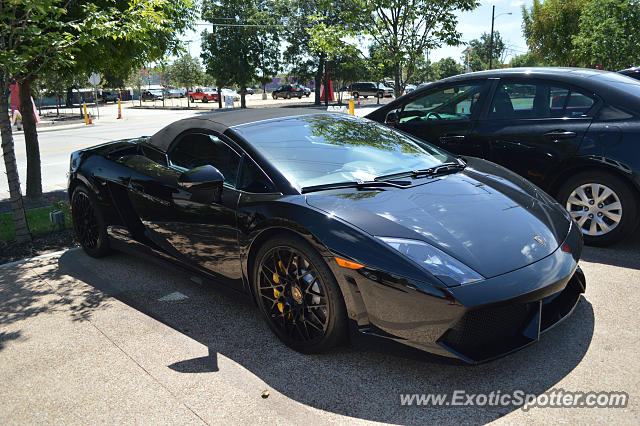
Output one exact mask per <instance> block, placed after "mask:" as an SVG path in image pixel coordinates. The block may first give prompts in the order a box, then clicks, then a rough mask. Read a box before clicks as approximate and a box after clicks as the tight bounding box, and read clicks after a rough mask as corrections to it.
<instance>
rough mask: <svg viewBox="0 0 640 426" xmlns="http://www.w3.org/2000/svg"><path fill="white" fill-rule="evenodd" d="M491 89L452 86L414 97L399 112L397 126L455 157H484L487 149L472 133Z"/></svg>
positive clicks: (476, 83) (477, 85) (475, 83)
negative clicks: (457, 155) (455, 155)
mask: <svg viewBox="0 0 640 426" xmlns="http://www.w3.org/2000/svg"><path fill="white" fill-rule="evenodd" d="M489 85H490V81H487V80H478V81H470V82H463V83H462V82H460V83H450V84H446V85H440V86H438V87H434V88H432V89H431V90H428V91H426V92H422V93H421V94H419V95H416V96H412V97H410V99H408V100H407V102H406V103H405V104H404V105H402V106H401V107H400V108H399V109H398V110H397V121H396V123H395V126H396V127H397V128H398V129H400V130H403V131H405V132H407V133H410V134H412V135H414V136H417V137H418V138H420V139H423V140H425V141H427V142H430V143H432V144H434V145H438V146H440V147H442V148H444V149H446V150H448V151H450V152H452V153H454V154H459V155H471V156H475V157H483V156H485V155H486V154H487V153H488V146H487V145H486V142H485V141H482V140H477V139H476V138H475V137H474V134H473V132H472V131H473V128H474V125H475V120H476V117H477V116H478V113H479V111H480V109H481V107H482V102H483V101H484V98H485V97H486V93H487V92H488V90H487V88H488V86H489Z"/></svg>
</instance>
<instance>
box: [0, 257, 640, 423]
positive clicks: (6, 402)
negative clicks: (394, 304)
mask: <svg viewBox="0 0 640 426" xmlns="http://www.w3.org/2000/svg"><path fill="white" fill-rule="evenodd" d="M607 250H608V251H607ZM607 250H603V249H594V248H586V249H585V258H586V259H599V260H598V262H607V263H595V262H594V261H593V260H591V261H589V260H587V261H582V262H581V264H582V265H583V266H582V267H583V269H584V271H585V274H586V275H587V277H588V284H587V294H586V295H585V297H584V298H583V299H582V300H581V301H580V303H579V305H578V307H577V309H576V312H575V313H574V314H573V316H572V317H571V318H570V319H569V320H568V321H565V322H564V323H562V324H560V325H558V327H556V328H554V329H553V330H551V331H549V332H548V333H546V334H545V335H544V336H543V339H542V340H541V341H540V342H539V343H537V344H536V345H533V346H531V347H530V348H527V349H525V350H522V351H519V352H518V353H515V354H512V355H509V356H507V357H505V358H502V359H499V360H496V361H493V362H491V363H487V364H483V365H478V366H464V365H455V364H454V365H451V364H448V363H442V362H438V361H435V360H433V359H432V358H429V357H426V356H424V355H423V354H422V353H417V352H415V351H414V352H410V351H408V352H407V353H406V354H405V353H403V354H396V353H391V354H390V353H385V352H381V351H380V350H378V349H375V350H374V349H364V348H357V347H356V348H353V347H347V348H337V349H335V350H332V351H331V352H329V353H326V354H322V355H302V354H299V353H297V352H294V351H293V350H291V349H289V348H287V347H285V346H284V345H282V344H281V343H280V342H279V341H278V340H277V339H276V338H275V336H273V334H272V333H271V332H270V330H269V328H268V327H267V325H266V324H264V322H263V321H262V320H261V319H260V317H259V313H258V311H257V309H256V308H255V307H254V306H252V305H251V304H248V303H243V302H241V301H239V300H238V299H237V298H232V297H229V296H225V295H224V294H223V293H221V292H220V291H217V290H215V289H214V288H212V287H209V286H206V285H202V284H196V283H195V282H193V281H191V280H190V279H189V277H188V276H185V275H184V274H179V273H177V272H175V271H174V270H173V269H171V268H165V267H158V266H157V265H155V264H152V263H147V262H145V261H142V260H139V259H138V258H136V257H132V256H126V255H122V254H116V255H114V256H110V257H107V258H103V259H100V260H97V259H92V258H90V257H88V256H86V255H85V254H84V253H83V252H82V251H81V250H70V251H67V252H64V253H61V254H60V253H59V254H55V255H51V256H49V257H44V258H39V259H33V260H30V261H27V262H22V263H17V264H12V265H7V266H4V267H1V266H0V377H2V380H0V424H32V423H43V424H67V423H73V424H94V423H101V424H107V423H108V424H120V423H126V424H133V423H137V424H163V425H166V424H223V423H224V424H251V425H255V424H300V423H302V422H304V423H305V424H307V425H313V424H336V423H339V424H344V423H346V422H347V421H348V422H350V423H365V422H368V421H381V422H387V423H395V424H424V423H437V424H445V423H446V424H458V423H465V424H467V423H473V424H480V423H482V424H484V423H488V422H492V421H497V423H518V424H524V423H527V424H555V423H569V422H575V420H576V419H580V422H583V423H590V424H591V423H598V424H601V423H607V424H608V423H616V424H638V422H639V421H640V409H639V398H638V388H637V384H638V377H639V374H640V371H639V370H638V366H637V362H636V360H637V359H638V356H639V355H640V352H639V350H640V348H639V346H638V329H637V327H634V326H633V325H634V324H637V323H638V321H640V319H639V317H638V310H637V309H636V308H637V307H636V306H635V299H634V298H630V297H628V288H626V286H628V285H629V283H634V282H638V280H640V270H638V268H639V267H640V263H639V262H640V261H639V260H638V257H637V253H638V248H637V247H633V248H631V249H629V248H627V249H615V248H614V249H607ZM625 250H626V251H625ZM629 250H631V251H629ZM608 253H610V254H608ZM610 262H614V263H610ZM615 262H626V263H625V265H624V266H614V265H616V263H615ZM620 324H626V325H628V326H624V327H620ZM553 388H563V389H565V390H567V391H574V390H577V391H584V392H587V391H626V392H628V393H629V394H630V396H631V400H630V402H629V406H628V407H627V408H624V409H622V408H620V409H606V408H555V409H544V408H534V409H531V410H530V411H526V412H525V411H523V410H521V409H514V408H510V407H490V406H486V407H482V406H472V407H445V406H441V407H433V406H431V407H420V408H417V407H403V406H401V405H400V403H399V394H400V393H420V394H422V393H436V392H437V393H448V394H452V393H453V392H454V391H455V390H458V389H463V390H465V391H466V392H468V393H472V394H478V393H488V392H491V391H495V390H501V391H502V392H512V391H514V389H522V390H524V391H525V392H527V393H535V394H541V393H543V392H546V391H548V390H550V389H553ZM263 390H268V391H269V393H270V395H269V397H268V398H266V399H263V398H262V397H261V393H262V391H263Z"/></svg>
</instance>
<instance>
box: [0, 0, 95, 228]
mask: <svg viewBox="0 0 640 426" xmlns="http://www.w3.org/2000/svg"><path fill="white" fill-rule="evenodd" d="M61 4H62V3H61V2H60V1H57V0H3V2H2V3H0V133H1V134H2V154H3V159H4V164H5V169H6V173H7V180H8V184H9V193H10V197H11V207H12V211H13V218H14V223H15V233H16V240H17V241H28V240H30V238H31V237H30V234H29V229H28V226H27V222H26V216H25V213H24V206H23V200H22V192H21V190H20V178H19V175H18V167H17V163H16V157H15V151H14V143H13V133H12V130H11V124H10V122H9V112H8V91H9V86H10V85H11V84H12V83H13V82H17V83H19V84H20V86H21V89H22V90H21V92H22V94H21V96H20V97H21V101H22V100H23V99H24V98H26V99H27V102H26V104H25V103H22V105H23V106H25V111H24V113H23V118H24V119H25V125H27V124H28V125H29V126H30V127H31V128H32V129H35V117H34V116H33V110H32V107H31V102H30V100H29V95H30V94H31V83H32V82H33V80H34V79H35V76H36V75H37V74H38V73H39V72H40V71H41V70H42V69H43V68H45V67H46V66H49V65H53V64H56V65H58V66H63V65H67V64H70V63H72V61H73V53H74V49H75V47H76V46H77V45H79V44H82V43H86V42H88V41H89V40H91V39H92V38H94V37H96V36H98V35H99V33H98V28H99V27H101V26H103V25H105V24H106V22H105V21H106V20H105V19H104V18H105V17H104V16H101V15H100V14H97V13H96V11H95V9H93V8H91V7H90V6H89V5H85V11H86V14H85V19H83V20H81V21H70V20H69V19H68V17H67V16H66V12H67V11H66V9H64V8H63V7H61ZM26 130H27V129H26V128H25V140H26V145H27V153H28V154H32V155H31V158H32V159H33V158H37V159H38V180H39V149H38V146H37V138H36V140H35V142H36V143H35V146H34V144H33V140H32V139H31V138H30V136H31V134H28V132H26ZM34 152H35V156H34V155H33V154H34ZM30 164H32V163H30V162H28V167H29V165H30ZM27 182H28V183H29V176H28V178H27ZM41 192H42V191H41V190H40V193H41Z"/></svg>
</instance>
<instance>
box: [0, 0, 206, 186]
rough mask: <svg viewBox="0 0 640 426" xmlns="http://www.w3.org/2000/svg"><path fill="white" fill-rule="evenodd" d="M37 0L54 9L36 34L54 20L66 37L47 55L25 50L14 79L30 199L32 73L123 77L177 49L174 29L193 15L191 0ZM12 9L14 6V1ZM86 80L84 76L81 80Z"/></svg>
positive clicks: (34, 151) (35, 156) (34, 144)
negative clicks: (62, 48)
mask: <svg viewBox="0 0 640 426" xmlns="http://www.w3.org/2000/svg"><path fill="white" fill-rule="evenodd" d="M41 2H42V3H43V4H44V5H45V7H48V6H49V5H51V6H53V7H54V10H55V9H58V10H59V11H60V12H59V14H57V15H56V16H53V19H54V20H53V21H52V22H49V23H47V24H46V27H47V28H44V27H42V28H40V32H39V33H38V34H37V35H36V36H37V37H42V38H44V39H45V40H46V39H47V37H49V36H50V35H55V34H56V31H55V30H53V31H52V30H49V28H52V26H54V25H58V28H64V29H65V31H66V32H67V34H66V35H65V37H66V39H62V40H60V41H61V43H62V45H66V46H68V48H67V50H66V52H59V53H56V54H52V55H47V56H44V55H43V56H40V55H39V53H41V52H38V51H37V50H36V52H31V53H32V54H34V55H35V56H34V62H33V65H32V66H31V68H29V69H28V72H26V73H23V75H22V77H20V78H19V79H18V81H19V84H20V105H21V109H22V113H23V114H22V115H23V117H25V118H26V119H25V120H24V138H25V146H26V154H27V192H26V194H27V197H28V198H31V199H39V198H41V196H42V179H41V172H40V149H39V143H38V134H37V130H36V122H35V117H34V111H33V109H32V104H31V102H30V100H29V99H30V95H31V92H32V90H31V85H32V84H33V82H34V80H35V79H36V78H37V76H38V75H39V74H47V73H51V72H57V73H60V74H62V75H64V76H65V78H67V79H69V80H75V79H76V77H77V76H78V75H82V74H84V75H87V74H90V73H91V72H97V73H99V74H104V73H107V75H108V76H110V77H111V78H113V79H114V80H116V81H123V80H124V78H125V76H126V75H128V73H129V71H130V70H131V69H132V68H134V67H136V66H138V65H139V64H142V63H144V62H145V61H154V60H158V59H160V58H162V56H163V55H164V54H165V53H167V52H170V53H175V52H177V51H178V49H179V47H180V42H179V40H178V38H177V37H176V33H177V32H179V31H182V30H183V29H184V28H186V27H188V26H190V25H191V23H192V20H193V6H192V4H191V0H173V1H170V2H167V1H159V0H109V1H104V0H93V1H83V2H80V1H71V0H67V1H66V2H63V1H62V0H48V1H42V0H37V1H36V4H37V5H38V6H39V5H40V3H41ZM8 3H15V4H17V5H20V4H22V3H23V0H9V1H8ZM3 4H4V3H3ZM60 5H64V7H60ZM17 10H18V11H19V10H20V7H19V6H18V7H17ZM54 41H55V37H54ZM61 58H64V60H60V59H61ZM86 84H87V83H86V79H84V81H82V86H86ZM76 87H78V86H77V85H76Z"/></svg>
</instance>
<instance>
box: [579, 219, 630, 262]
mask: <svg viewBox="0 0 640 426" xmlns="http://www.w3.org/2000/svg"><path fill="white" fill-rule="evenodd" d="M581 260H583V261H585V262H593V263H601V264H605V265H611V266H620V267H622V268H629V269H640V226H639V227H638V228H637V229H636V231H635V232H634V233H633V234H631V235H630V236H629V237H628V238H625V239H624V240H622V241H620V242H619V243H617V244H614V245H612V246H609V247H589V246H585V247H584V249H583V251H582V256H581Z"/></svg>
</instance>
